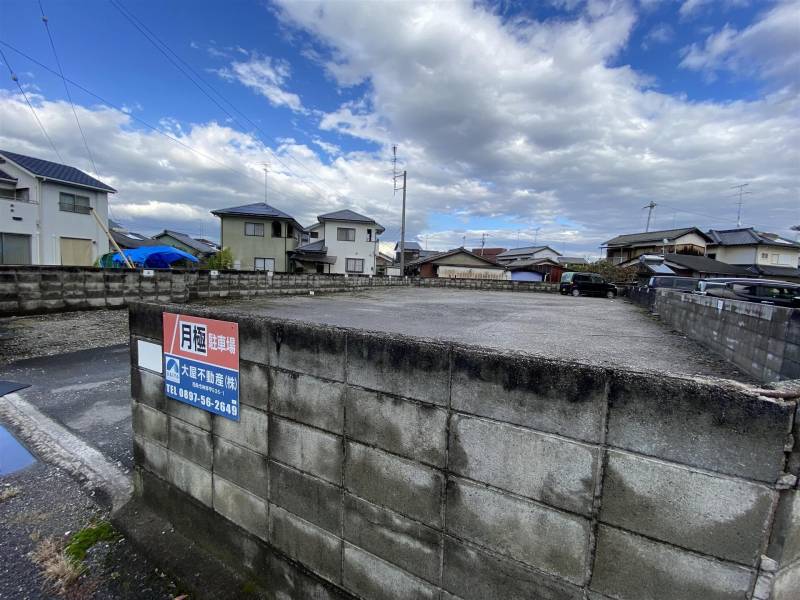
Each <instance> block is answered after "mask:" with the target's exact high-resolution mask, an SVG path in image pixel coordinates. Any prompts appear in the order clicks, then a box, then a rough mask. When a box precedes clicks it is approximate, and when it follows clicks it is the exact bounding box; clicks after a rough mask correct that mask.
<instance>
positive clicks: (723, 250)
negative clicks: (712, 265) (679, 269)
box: [708, 227, 800, 281]
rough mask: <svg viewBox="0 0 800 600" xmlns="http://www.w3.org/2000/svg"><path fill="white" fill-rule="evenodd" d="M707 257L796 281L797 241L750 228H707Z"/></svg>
mask: <svg viewBox="0 0 800 600" xmlns="http://www.w3.org/2000/svg"><path fill="white" fill-rule="evenodd" d="M708 235H709V236H710V237H711V240H712V241H711V242H710V243H709V244H708V257H709V258H715V259H716V260H719V261H722V262H725V263H728V264H731V265H739V266H743V267H746V268H747V269H748V270H749V271H750V272H751V273H753V274H755V275H758V276H760V277H765V278H776V279H787V280H790V281H796V280H800V269H798V263H799V262H800V243H798V242H793V241H791V240H787V239H785V238H782V237H780V236H778V235H775V234H772V233H763V232H759V231H756V230H755V229H753V228H752V227H744V228H737V229H711V230H709V232H708Z"/></svg>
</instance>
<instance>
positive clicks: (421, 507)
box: [345, 442, 443, 527]
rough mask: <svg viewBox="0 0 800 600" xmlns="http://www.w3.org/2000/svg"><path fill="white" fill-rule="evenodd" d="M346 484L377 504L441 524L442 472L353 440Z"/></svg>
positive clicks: (431, 522)
mask: <svg viewBox="0 0 800 600" xmlns="http://www.w3.org/2000/svg"><path fill="white" fill-rule="evenodd" d="M346 460H347V467H346V469H345V487H346V488H347V490H349V491H351V492H353V493H354V494H356V495H358V496H361V497H362V498H364V499H366V500H369V501H370V502H373V503H375V504H379V505H381V506H386V507H388V508H391V509H392V510H394V511H397V512H399V513H401V514H403V515H406V516H409V517H411V518H413V519H417V520H419V521H422V522H423V523H425V524H427V525H431V526H433V527H441V520H442V519H441V514H440V499H441V493H442V484H443V476H442V474H441V472H439V471H437V470H434V469H431V468H429V467H426V466H423V465H421V464H419V463H415V462H412V461H409V460H406V459H403V458H399V457H396V456H393V455H391V454H387V453H386V452H383V451H381V450H377V449H375V448H369V447H367V446H364V445H362V444H358V443H355V442H349V443H348V445H347V458H346Z"/></svg>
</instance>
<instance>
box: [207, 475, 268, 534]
mask: <svg viewBox="0 0 800 600" xmlns="http://www.w3.org/2000/svg"><path fill="white" fill-rule="evenodd" d="M214 510H215V511H216V512H218V513H219V514H221V515H222V516H223V517H225V518H226V519H229V520H231V521H233V522H234V523H236V524H237V525H239V526H240V527H242V528H243V529H245V530H246V531H248V532H250V533H252V534H253V535H255V536H256V537H259V538H261V539H262V540H265V541H266V540H267V539H268V532H269V528H268V526H267V503H266V501H265V500H263V499H262V498H259V497H258V496H256V495H255V494H251V493H250V492H248V491H247V490H246V489H244V488H242V487H239V486H238V485H236V484H234V483H232V482H230V481H228V480H227V479H224V478H222V477H220V476H219V475H217V474H216V473H215V474H214Z"/></svg>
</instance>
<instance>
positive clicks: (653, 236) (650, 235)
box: [603, 227, 709, 246]
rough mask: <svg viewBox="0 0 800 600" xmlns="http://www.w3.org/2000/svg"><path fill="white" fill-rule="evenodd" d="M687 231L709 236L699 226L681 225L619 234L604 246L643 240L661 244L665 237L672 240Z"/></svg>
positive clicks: (639, 242)
mask: <svg viewBox="0 0 800 600" xmlns="http://www.w3.org/2000/svg"><path fill="white" fill-rule="evenodd" d="M687 233H697V234H699V235H701V236H703V237H705V238H708V237H709V236H708V235H706V234H705V233H703V232H702V231H700V230H699V229H698V228H697V227H681V228H680V229H662V230H661V231H647V232H643V233H626V234H625V235H618V236H617V237H615V238H612V239H610V240H608V241H607V242H605V243H604V244H603V245H604V246H627V245H629V244H641V243H643V242H655V243H657V244H660V243H661V242H662V240H664V238H666V239H667V240H669V241H672V240H674V239H676V238H679V237H681V236H683V235H686V234H687Z"/></svg>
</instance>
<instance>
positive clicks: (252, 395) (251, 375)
mask: <svg viewBox="0 0 800 600" xmlns="http://www.w3.org/2000/svg"><path fill="white" fill-rule="evenodd" d="M268 398H269V369H268V368H267V367H266V366H265V365H260V364H258V363H253V362H249V361H245V360H240V361H239V403H240V404H247V405H249V406H252V407H253V408H257V409H259V410H263V411H266V410H267V402H268Z"/></svg>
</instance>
